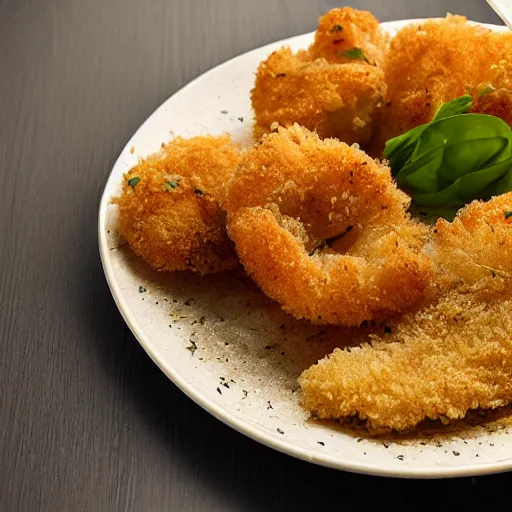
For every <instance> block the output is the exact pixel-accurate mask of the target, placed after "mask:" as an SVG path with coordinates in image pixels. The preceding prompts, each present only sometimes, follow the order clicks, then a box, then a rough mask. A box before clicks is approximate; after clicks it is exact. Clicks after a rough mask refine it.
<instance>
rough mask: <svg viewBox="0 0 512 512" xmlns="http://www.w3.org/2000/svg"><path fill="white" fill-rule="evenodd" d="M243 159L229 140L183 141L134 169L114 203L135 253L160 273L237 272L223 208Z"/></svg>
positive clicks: (127, 176)
mask: <svg viewBox="0 0 512 512" xmlns="http://www.w3.org/2000/svg"><path fill="white" fill-rule="evenodd" d="M239 158H240V157H239V151H238V149H237V148H236V147H235V145H234V144H233V143H232V142H231V140H230V138H229V137H228V136H222V137H195V138H192V139H189V140H185V139H182V138H180V137H178V138H176V139H174V140H173V141H172V142H170V143H169V144H166V145H164V146H163V148H162V150H161V151H160V152H159V153H157V154H155V155H152V156H150V157H148V158H145V159H144V160H141V161H140V162H139V163H138V164H137V165H136V166H135V167H133V168H132V169H131V170H130V171H129V172H128V173H127V174H126V175H125V178H126V180H125V182H124V185H123V191H122V194H121V196H120V197H118V198H117V199H116V200H115V201H114V202H115V203H117V205H118V206H119V225H118V229H119V232H120V234H121V235H122V236H123V237H124V238H125V239H126V241H127V242H128V244H129V246H130V248H131V249H132V250H133V252H134V253H135V254H137V255H138V256H140V257H141V258H142V259H144V260H145V261H146V262H147V263H149V264H150V265H151V266H152V267H154V268H156V269H158V270H168V271H175V270H192V271H194V272H198V273H200V274H207V273H212V272H219V271H222V270H227V269H230V268H234V267H235V266H236V265H237V261H238V260H237V258H236V254H235V251H234V247H233V244H232V242H231V241H230V239H229V237H228V236H227V233H226V227H225V217H226V214H225V212H224V210H223V207H222V204H223V202H224V201H225V198H226V183H227V181H228V180H229V179H230V178H231V177H232V175H233V173H234V171H235V168H236V166H237V164H238V162H239Z"/></svg>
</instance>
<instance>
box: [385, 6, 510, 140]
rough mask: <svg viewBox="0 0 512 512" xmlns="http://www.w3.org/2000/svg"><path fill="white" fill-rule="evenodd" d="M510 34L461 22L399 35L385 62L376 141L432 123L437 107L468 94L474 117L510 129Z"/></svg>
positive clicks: (415, 27)
mask: <svg viewBox="0 0 512 512" xmlns="http://www.w3.org/2000/svg"><path fill="white" fill-rule="evenodd" d="M511 51H512V33H510V32H495V31H491V30H489V29H487V28H484V27H481V26H478V25H472V24H469V23H468V22H467V20H466V18H464V17H462V16H450V15H449V16H448V17H447V18H446V19H443V20H429V21H426V22H422V23H420V24H412V25H410V26H407V27H405V28H403V29H402V30H400V31H399V32H398V34H397V35H396V36H395V37H394V38H393V39H392V41H391V44H390V47H389V51H388V52H387V54H386V58H385V60H384V64H383V69H384V72H385V80H386V83H387V92H386V95H385V100H386V108H385V110H384V112H383V117H382V122H381V125H380V129H379V135H378V137H377V138H378V140H379V143H380V145H381V146H383V144H384V142H385V141H386V140H388V139H391V138H392V137H394V136H396V135H399V134H401V133H404V132H406V131H407V130H410V129H411V128H414V127H415V126H418V125H420V124H423V123H427V122H430V121H431V120H432V119H433V117H434V115H435V113H436V112H437V109H438V108H439V106H440V105H441V104H442V103H444V102H447V101H450V100H452V99H454V98H457V97H459V96H462V95H464V94H470V95H472V96H473V107H472V111H473V112H481V113H486V114H493V115H498V116H499V117H502V118H503V119H504V120H505V121H506V122H507V123H509V124H510V125H511V126H512V87H511V78H512V58H511Z"/></svg>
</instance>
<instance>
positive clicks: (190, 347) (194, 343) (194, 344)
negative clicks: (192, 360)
mask: <svg viewBox="0 0 512 512" xmlns="http://www.w3.org/2000/svg"><path fill="white" fill-rule="evenodd" d="M189 341H190V345H189V346H188V347H187V350H190V352H191V353H192V355H194V352H195V351H196V350H197V344H196V342H195V341H193V340H189Z"/></svg>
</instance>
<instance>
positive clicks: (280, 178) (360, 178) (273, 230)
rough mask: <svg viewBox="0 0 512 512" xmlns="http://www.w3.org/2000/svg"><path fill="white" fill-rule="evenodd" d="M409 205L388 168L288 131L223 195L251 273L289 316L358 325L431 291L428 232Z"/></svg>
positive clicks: (271, 140) (253, 152)
mask: <svg viewBox="0 0 512 512" xmlns="http://www.w3.org/2000/svg"><path fill="white" fill-rule="evenodd" d="M408 201H409V198H408V197H407V196H406V195H405V194H404V193H403V192H401V191H400V190H398V189H397V188H396V186H395V184H394V183H393V182H392V180H391V176H390V172H389V169H388V168H387V167H384V166H382V165H379V164H378V163H376V162H375V161H374V160H372V159H371V158H370V157H369V156H368V155H366V154H365V153H363V152H362V151H360V150H358V149H355V148H352V147H350V146H347V145H346V144H344V143H342V142H339V141H337V140H334V139H325V140H324V141H322V140H321V139H320V138H319V137H318V136H317V135H316V134H314V133H312V132H310V131H308V130H306V129H305V128H302V127H300V126H298V125H294V126H292V127H290V128H289V129H285V128H280V129H279V131H278V133H272V134H270V135H267V136H265V137H264V138H263V139H262V140H261V143H260V144H259V145H257V146H255V147H254V148H252V149H250V150H249V151H247V152H246V153H245V155H244V156H243V158H242V162H241V164H240V167H239V169H238V171H237V175H236V177H235V178H234V180H233V181H232V183H231V185H230V188H229V192H228V200H227V203H226V205H227V211H228V233H229V235H230V236H231V238H232V239H233V241H234V242H235V245H236V249H237V253H238V255H239V258H240V261H241V262H242V263H243V265H244V266H245V269H246V270H247V272H248V273H249V275H250V276H251V277H252V278H253V279H254V280H255V281H256V283H257V284H258V285H259V286H260V288H261V289H262V290H263V291H264V292H265V293H266V294H267V295H268V296H269V297H271V298H272V299H274V300H276V301H277V302H279V303H280V304H281V305H282V307H283V309H284V310H285V311H287V312H289V313H291V314H292V315H294V316H295V317H297V318H306V319H309V320H310V321H311V322H313V323H315V324H340V325H346V326H357V325H359V324H361V323H362V322H363V321H365V320H371V319H375V318H379V317H381V316H385V315H388V314H390V313H395V312H401V311H406V310H410V308H413V307H415V306H417V305H418V303H419V302H420V301H421V300H422V299H423V298H424V296H425V294H426V293H427V290H428V288H429V281H430V278H431V268H430V263H429V261H428V259H427V258H426V257H425V256H423V255H421V250H422V248H423V244H424V241H425V239H426V237H427V235H428V228H427V227H426V226H423V225H421V224H419V223H415V222H413V221H412V220H410V219H409V217H408V216H407V214H406V213H405V211H406V208H407V205H408ZM353 233H356V234H357V236H356V237H355V240H354V239H351V240H349V241H348V243H347V240H346V239H345V236H346V235H347V234H348V236H351V235H352V234H353ZM337 251H342V253H341V254H340V253H339V252H337Z"/></svg>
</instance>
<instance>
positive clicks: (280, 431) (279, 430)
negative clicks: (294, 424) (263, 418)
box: [276, 428, 284, 434]
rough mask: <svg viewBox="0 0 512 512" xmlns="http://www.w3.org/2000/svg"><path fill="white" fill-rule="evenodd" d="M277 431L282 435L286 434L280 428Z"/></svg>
mask: <svg viewBox="0 0 512 512" xmlns="http://www.w3.org/2000/svg"><path fill="white" fill-rule="evenodd" d="M276 430H277V431H278V432H279V433H280V434H284V432H283V431H282V430H281V429H280V428H278V429H276Z"/></svg>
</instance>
